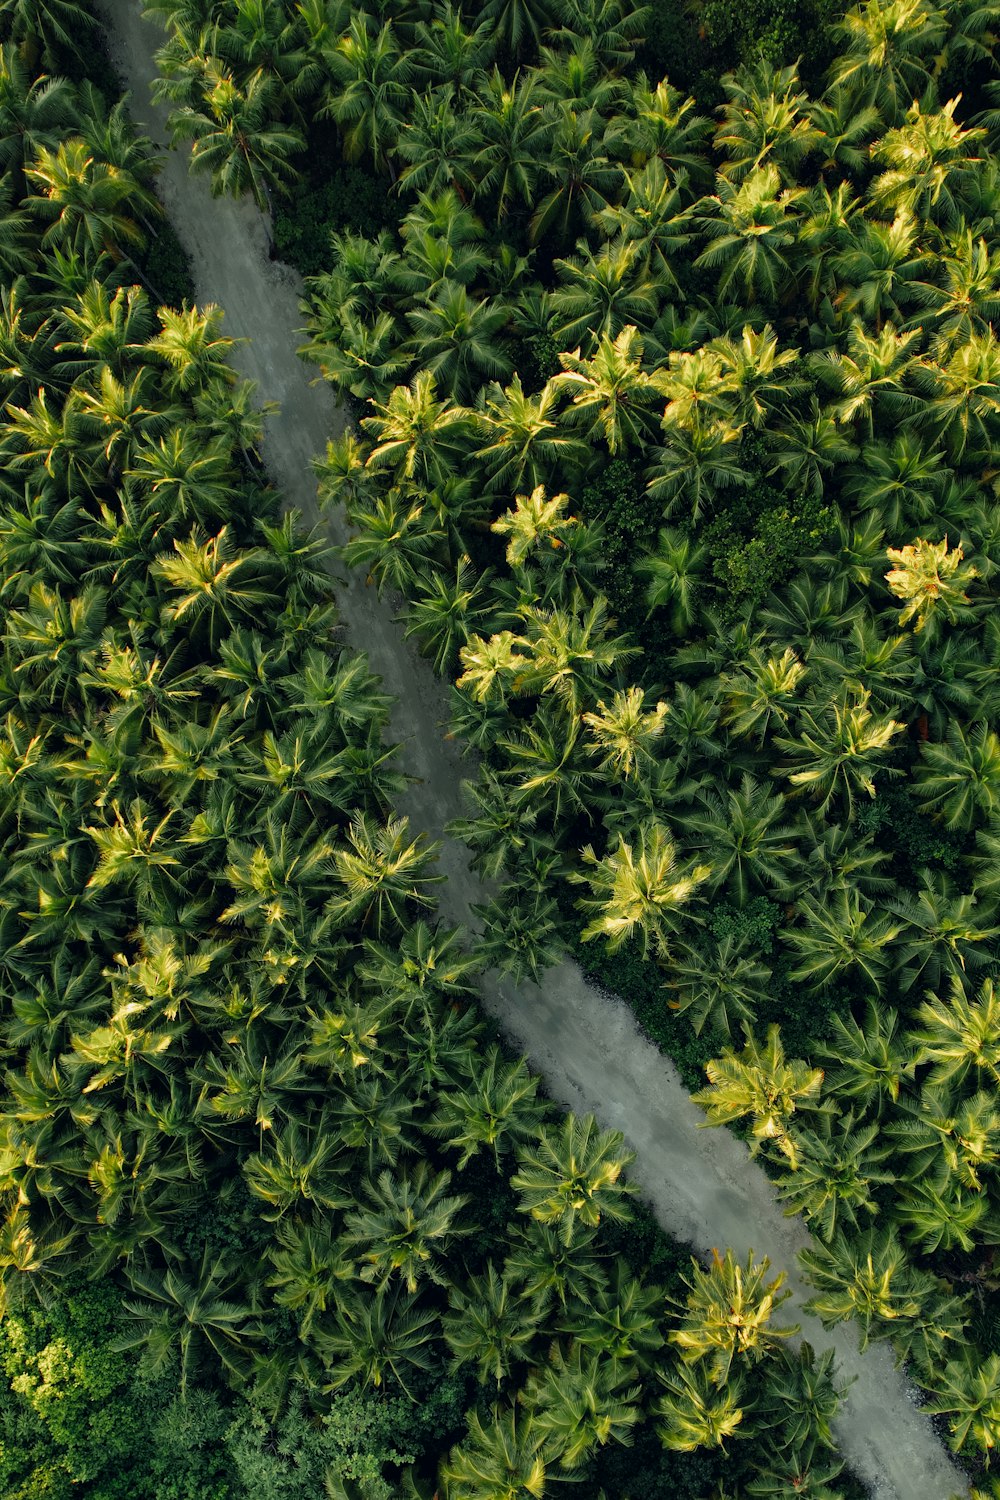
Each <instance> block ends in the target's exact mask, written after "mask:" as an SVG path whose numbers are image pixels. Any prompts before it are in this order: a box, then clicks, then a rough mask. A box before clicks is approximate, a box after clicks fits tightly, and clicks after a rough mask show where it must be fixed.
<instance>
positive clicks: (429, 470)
mask: <svg viewBox="0 0 1000 1500" xmlns="http://www.w3.org/2000/svg"><path fill="white" fill-rule="evenodd" d="M374 405H375V412H376V415H374V416H370V417H363V418H362V426H363V427H364V429H365V431H366V433H370V434H371V436H372V438H373V439H374V442H375V446H374V447H373V448H372V450H371V452H370V453H369V455H368V466H369V467H370V468H371V469H374V470H380V469H385V468H391V469H392V470H393V471H394V472H395V474H396V475H397V476H398V478H400V479H405V480H407V481H409V482H410V483H411V484H413V485H415V486H417V487H418V488H420V489H423V490H432V489H434V487H435V486H436V485H439V484H441V483H442V482H443V481H444V480H445V479H447V478H448V475H449V473H450V472H451V471H452V470H453V469H457V468H458V466H459V464H460V463H461V460H462V455H463V452H464V447H465V442H466V439H467V438H469V437H470V435H471V429H472V416H471V413H470V412H468V411H467V410H466V409H465V408H464V407H462V406H454V405H452V404H451V403H450V402H449V401H448V400H447V399H439V397H438V393H437V386H436V381H435V378H434V374H433V372H432V371H430V370H421V371H420V372H419V373H418V374H417V375H416V376H415V377H414V380H413V383H412V384H411V385H410V386H402V385H397V386H396V387H395V389H394V390H393V392H392V394H391V396H390V397H389V400H388V401H387V402H386V403H385V404H384V405H383V404H382V403H381V402H375V403H374Z"/></svg>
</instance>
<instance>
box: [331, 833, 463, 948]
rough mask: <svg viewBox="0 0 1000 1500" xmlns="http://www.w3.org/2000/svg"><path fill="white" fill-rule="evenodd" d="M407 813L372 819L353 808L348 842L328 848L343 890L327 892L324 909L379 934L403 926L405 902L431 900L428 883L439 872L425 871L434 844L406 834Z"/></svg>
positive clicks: (438, 877)
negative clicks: (334, 893)
mask: <svg viewBox="0 0 1000 1500" xmlns="http://www.w3.org/2000/svg"><path fill="white" fill-rule="evenodd" d="M408 831H409V819H408V818H390V819H389V820H388V822H386V823H385V824H384V825H383V824H378V823H375V822H374V821H373V820H372V819H371V818H369V817H368V816H366V814H364V813H360V814H358V816H357V817H355V819H354V821H353V822H352V824H351V826H350V828H349V829H348V832H347V839H348V845H349V847H347V848H344V847H341V848H336V849H334V850H333V856H332V864H333V870H332V874H333V877H334V879H335V880H336V882H337V884H338V885H341V886H343V887H344V894H343V895H338V896H333V897H332V898H331V900H330V902H329V910H330V911H331V913H332V914H333V915H334V917H335V918H337V919H338V920H339V921H340V922H348V921H351V922H355V921H359V922H360V925H361V926H362V928H364V929H368V928H369V924H370V930H371V931H374V933H375V935H376V936H381V935H382V934H383V933H384V932H385V930H386V929H387V927H388V926H389V924H392V926H393V927H396V928H405V927H406V925H407V924H406V915H407V906H408V904H409V903H411V902H415V903H416V904H417V905H419V906H429V905H431V896H430V893H429V891H428V889H427V887H428V886H432V885H437V884H438V883H439V882H440V881H442V880H443V879H444V878H445V877H444V876H443V875H430V874H427V873H426V872H427V866H428V865H429V864H431V863H432V862H433V861H434V860H435V859H436V858H437V852H438V848H439V846H438V845H437V844H428V843H427V841H426V839H425V838H424V836H423V835H422V834H421V835H419V836H418V837H417V838H416V839H413V840H408Z"/></svg>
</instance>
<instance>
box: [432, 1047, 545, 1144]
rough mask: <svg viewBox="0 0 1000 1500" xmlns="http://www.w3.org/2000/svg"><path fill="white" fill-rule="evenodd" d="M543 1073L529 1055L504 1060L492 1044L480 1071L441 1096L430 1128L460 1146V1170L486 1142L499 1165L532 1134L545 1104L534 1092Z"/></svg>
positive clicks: (449, 1142) (480, 1066)
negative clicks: (535, 1070)
mask: <svg viewBox="0 0 1000 1500" xmlns="http://www.w3.org/2000/svg"><path fill="white" fill-rule="evenodd" d="M537 1088H538V1079H537V1078H535V1077H533V1076H532V1075H531V1074H530V1073H529V1072H528V1069H527V1066H526V1064H525V1062H524V1059H523V1058H521V1059H519V1060H518V1061H517V1062H516V1063H505V1062H504V1061H503V1058H502V1057H501V1055H500V1052H499V1051H498V1049H497V1048H495V1047H493V1048H491V1049H490V1051H489V1053H488V1054H487V1055H486V1057H485V1058H483V1059H481V1060H480V1064H479V1065H478V1066H477V1070H476V1076H475V1077H474V1078H470V1079H469V1080H468V1082H467V1083H466V1084H465V1085H464V1086H463V1087H461V1088H459V1089H456V1090H455V1091H454V1092H453V1093H449V1094H448V1095H447V1096H444V1097H442V1099H441V1102H440V1104H439V1105H438V1108H437V1111H436V1113H435V1115H434V1118H433V1120H432V1122H431V1126H430V1128H431V1131H432V1133H433V1134H435V1135H437V1136H438V1137H440V1139H441V1140H442V1141H443V1142H444V1143H445V1144H446V1145H447V1146H448V1147H449V1148H451V1149H454V1150H460V1151H461V1155H460V1156H459V1159H458V1170H459V1171H461V1170H462V1168H463V1167H465V1166H467V1165H468V1163H469V1162H470V1161H471V1160H472V1158H473V1156H475V1155H476V1153H477V1152H478V1151H480V1150H481V1149H482V1148H483V1147H489V1149H490V1150H491V1151H492V1153H493V1159H494V1161H495V1162H496V1164H497V1168H498V1170H499V1168H500V1156H501V1152H503V1153H504V1154H505V1155H506V1154H507V1153H508V1152H510V1151H512V1150H514V1149H515V1148H516V1147H518V1146H519V1145H521V1144H522V1143H524V1142H526V1141H528V1140H530V1139H532V1138H533V1137H534V1135H535V1133H536V1131H537V1129H538V1126H539V1124H540V1123H541V1120H542V1116H543V1106H542V1104H541V1102H540V1101H539V1100H537V1099H536V1098H535V1094H536V1091H537Z"/></svg>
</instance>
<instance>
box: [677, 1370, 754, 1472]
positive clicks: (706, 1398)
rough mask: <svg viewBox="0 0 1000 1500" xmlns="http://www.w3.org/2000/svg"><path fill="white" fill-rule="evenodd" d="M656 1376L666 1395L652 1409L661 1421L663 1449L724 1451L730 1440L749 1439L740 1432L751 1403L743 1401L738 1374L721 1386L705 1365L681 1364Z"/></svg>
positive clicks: (691, 1451) (744, 1399)
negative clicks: (712, 1449) (737, 1438)
mask: <svg viewBox="0 0 1000 1500" xmlns="http://www.w3.org/2000/svg"><path fill="white" fill-rule="evenodd" d="M657 1374H658V1376H659V1378H660V1381H661V1383H662V1385H663V1386H664V1389H665V1392H666V1394H665V1395H663V1396H661V1397H660V1398H659V1400H658V1401H657V1402H656V1405H655V1408H654V1409H655V1411H656V1413H657V1416H658V1417H659V1418H660V1420H659V1421H658V1423H657V1426H656V1430H657V1432H658V1434H659V1437H660V1441H661V1442H662V1443H663V1446H664V1447H665V1448H669V1449H672V1450H673V1451H674V1452H678V1453H693V1452H694V1451H695V1450H696V1449H698V1448H721V1449H722V1450H723V1452H725V1447H726V1442H727V1440H728V1439H729V1438H731V1437H747V1436H749V1434H748V1433H744V1432H742V1431H741V1430H740V1428H741V1425H742V1422H743V1419H744V1417H745V1416H746V1415H747V1413H748V1411H750V1410H752V1404H751V1403H750V1402H747V1400H746V1393H745V1389H744V1382H743V1377H742V1375H741V1374H740V1373H739V1372H736V1373H735V1374H731V1375H730V1376H729V1378H728V1379H727V1380H726V1382H725V1384H724V1385H723V1386H721V1387H720V1386H719V1384H718V1383H717V1382H716V1381H715V1380H714V1379H713V1377H712V1374H711V1371H710V1369H709V1367H708V1366H707V1365H704V1364H696V1365H688V1364H683V1363H681V1364H678V1365H677V1366H676V1367H674V1368H672V1369H667V1370H665V1369H660V1370H658V1371H657Z"/></svg>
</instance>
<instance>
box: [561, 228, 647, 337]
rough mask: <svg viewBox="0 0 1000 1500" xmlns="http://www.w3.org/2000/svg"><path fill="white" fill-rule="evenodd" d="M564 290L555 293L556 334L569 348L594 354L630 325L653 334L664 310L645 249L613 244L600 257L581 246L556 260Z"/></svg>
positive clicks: (582, 243)
mask: <svg viewBox="0 0 1000 1500" xmlns="http://www.w3.org/2000/svg"><path fill="white" fill-rule="evenodd" d="M554 264H555V269H556V271H557V272H558V275H559V285H558V286H557V287H556V289H555V291H554V292H553V293H552V318H553V329H552V331H553V334H554V336H555V338H556V339H557V340H558V342H559V344H560V345H561V346H562V348H564V349H572V348H573V346H574V345H576V346H577V349H578V350H579V349H581V348H582V350H583V352H584V353H585V354H586V355H592V354H594V353H595V352H596V351H597V349H598V348H599V347H600V343H601V339H602V338H605V339H609V340H611V339H615V338H617V337H618V335H619V334H620V333H621V332H622V331H623V330H624V329H625V328H627V327H628V326H629V325H635V326H636V327H637V328H639V329H640V330H647V329H649V328H650V327H651V326H652V324H653V322H654V320H655V318H656V313H657V310H658V307H659V294H658V288H657V285H656V283H655V281H653V279H652V278H651V276H650V275H649V273H648V272H647V271H645V270H644V269H643V267H642V263H641V260H640V247H639V245H638V244H636V243H634V242H632V241H628V240H618V241H614V242H613V243H612V244H610V245H605V246H604V247H603V248H602V249H601V250H599V251H598V252H597V254H595V253H594V252H593V250H591V248H590V246H589V245H587V244H586V243H585V242H584V241H582V240H581V241H580V243H579V244H578V246H577V253H576V255H575V256H574V257H573V258H572V259H567V260H557V261H555V263H554Z"/></svg>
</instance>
